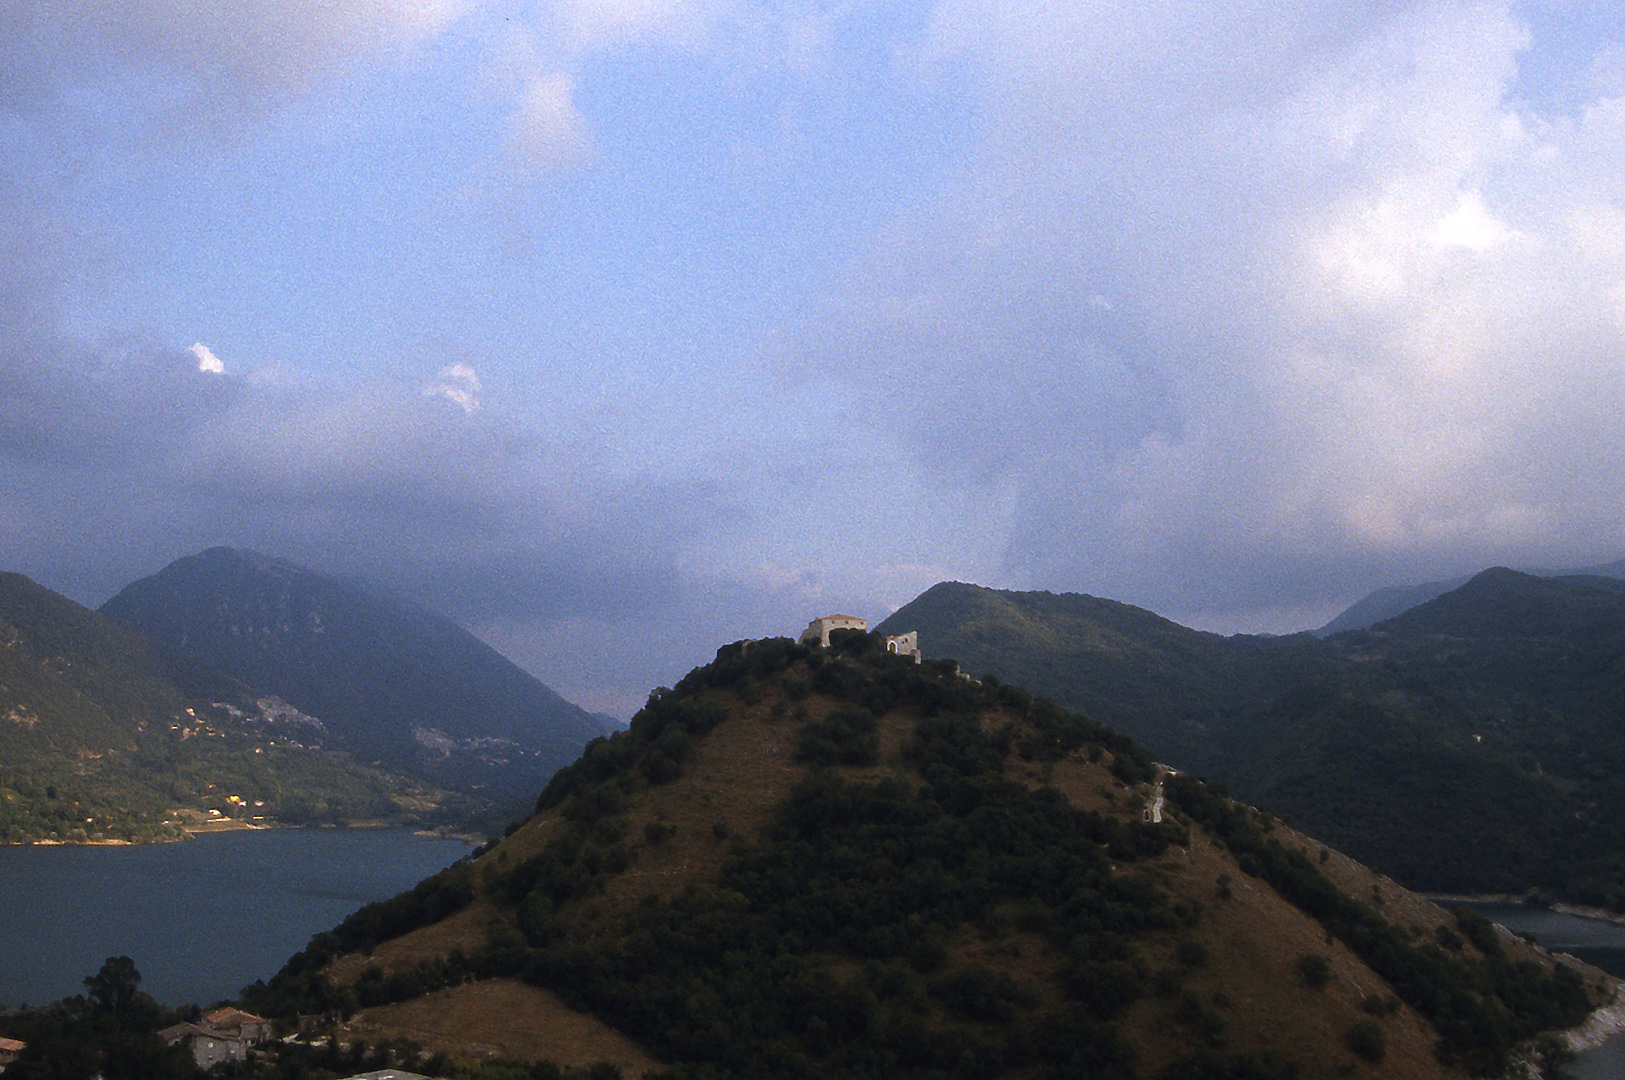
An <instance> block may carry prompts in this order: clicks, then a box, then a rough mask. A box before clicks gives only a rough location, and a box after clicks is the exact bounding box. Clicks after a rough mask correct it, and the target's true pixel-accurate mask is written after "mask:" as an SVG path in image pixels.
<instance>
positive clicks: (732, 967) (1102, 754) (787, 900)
mask: <svg viewBox="0 0 1625 1080" xmlns="http://www.w3.org/2000/svg"><path fill="white" fill-rule="evenodd" d="M833 637H834V640H833V641H832V646H831V648H830V649H828V650H823V649H819V648H817V647H816V646H814V647H806V646H801V645H798V644H795V643H792V642H791V641H789V640H787V639H778V640H771V641H765V642H753V643H748V645H747V644H744V643H741V644H735V645H733V646H730V647H728V648H725V649H723V650H721V651H719V653H718V659H717V661H716V662H715V663H713V664H711V665H708V666H706V667H704V668H700V669H697V670H695V671H694V672H692V673H690V674H689V675H688V676H687V677H686V678H685V679H683V680H682V681H681V682H680V683H679V684H678V685H677V686H676V687H675V688H674V689H670V690H667V689H661V690H657V691H656V692H655V693H654V694H653V695H651V697H650V700H649V704H648V706H647V707H646V708H645V709H644V710H642V711H641V712H640V713H639V714H638V715H637V716H636V717H635V718H634V719H633V721H632V725H631V729H630V730H629V731H627V732H624V733H620V734H617V735H615V736H613V737H610V738H607V739H601V740H597V741H595V742H593V743H592V744H591V745H590V746H589V747H588V749H587V751H586V753H585V754H584V755H583V756H582V758H581V759H580V760H579V761H578V762H577V763H575V764H574V765H572V766H571V767H569V768H568V769H565V770H563V771H561V772H560V773H559V774H558V775H557V776H556V777H554V779H553V781H552V782H551V783H550V784H549V785H548V787H547V789H546V790H545V791H544V792H543V793H542V795H541V797H540V799H539V800H538V802H537V808H536V813H535V814H534V815H533V816H531V817H530V818H528V819H527V820H526V821H524V822H522V823H518V824H516V826H515V827H514V828H513V829H512V830H510V833H509V835H508V836H506V837H505V838H504V839H503V840H501V841H500V842H497V843H494V844H492V845H490V846H488V847H487V848H485V849H482V850H481V851H480V852H477V853H476V857H475V858H473V859H472V860H470V861H468V862H464V863H460V864H458V865H456V866H454V867H452V868H450V869H448V870H447V871H445V872H443V873H441V874H439V875H437V876H436V877H434V878H431V879H429V880H427V881H425V882H423V883H422V884H420V885H419V886H418V887H417V888H415V889H414V890H412V891H411V892H409V893H405V894H403V895H401V896H399V897H396V898H395V899H393V900H390V901H387V902H384V903H379V904H374V905H370V906H368V907H366V908H363V909H362V910H360V911H358V912H356V913H355V914H354V915H352V916H351V917H350V918H349V919H347V920H345V922H344V923H343V924H342V925H340V926H338V927H336V928H335V929H334V930H333V931H332V932H331V933H326V934H321V935H318V936H317V937H316V938H315V939H313V940H312V942H311V944H310V946H309V947H308V948H307V949H305V950H304V951H303V952H301V953H300V954H298V955H297V956H295V957H294V958H293V959H292V960H291V961H290V962H289V964H288V965H287V966H286V967H285V968H284V969H283V971H281V972H280V973H279V974H278V975H277V976H276V977H275V978H274V979H272V980H271V981H270V982H269V983H268V984H266V985H261V986H256V987H253V988H250V990H249V991H248V992H247V994H246V997H245V1003H246V1005H247V1007H249V1008H251V1009H254V1010H255V1011H257V1012H260V1013H262V1014H266V1015H276V1016H286V1017H292V1016H294V1015H296V1014H297V1015H302V1016H307V1017H310V1016H326V1017H328V1018H329V1019H328V1022H329V1023H330V1024H331V1025H333V1026H331V1027H329V1028H327V1029H326V1030H325V1032H324V1033H325V1034H328V1035H330V1036H331V1037H332V1038H333V1039H335V1040H338V1041H355V1040H360V1039H371V1040H373V1041H378V1040H383V1039H401V1040H408V1039H409V1040H412V1041H415V1042H417V1043H419V1044H420V1045H422V1046H424V1047H425V1049H427V1050H432V1051H436V1052H438V1053H440V1054H442V1055H445V1057H444V1058H441V1059H439V1062H438V1063H437V1065H436V1067H437V1068H438V1069H442V1070H443V1071H445V1072H447V1073H449V1074H451V1075H456V1076H467V1077H470V1078H475V1077H479V1078H492V1080H494V1078H495V1077H498V1076H502V1077H508V1076H556V1075H558V1074H559V1073H558V1070H557V1069H556V1068H553V1067H551V1066H550V1067H549V1068H546V1069H544V1068H542V1067H541V1066H527V1067H525V1068H524V1069H523V1070H521V1069H520V1068H519V1067H518V1066H515V1065H508V1066H499V1065H495V1064H492V1063H491V1062H490V1059H491V1058H492V1057H493V1056H496V1057H499V1058H502V1057H505V1058H510V1059H515V1060H529V1061H534V1060H535V1059H538V1058H545V1059H547V1060H549V1061H552V1062H554V1063H555V1064H556V1065H558V1066H564V1067H566V1068H584V1067H586V1066H587V1065H590V1064H591V1063H592V1062H593V1061H595V1060H604V1061H609V1062H610V1063H611V1064H613V1065H614V1066H615V1067H618V1068H621V1069H622V1070H623V1075H626V1076H628V1077H639V1076H659V1077H661V1078H663V1080H698V1078H702V1077H703V1078H708V1080H729V1078H745V1077H764V1078H765V1077H775V1078H777V1077H805V1078H813V1077H817V1078H821V1080H823V1078H828V1080H859V1078H865V1080H867V1078H876V1080H879V1078H886V1080H893V1078H903V1080H927V1078H932V1080H935V1078H949V1077H956V1078H957V1077H963V1078H967V1080H968V1078H984V1080H993V1078H998V1077H1012V1078H1018V1077H1019V1078H1031V1080H1041V1078H1056V1080H1059V1078H1063V1077H1101V1078H1111V1080H1129V1078H1132V1077H1160V1078H1164V1080H1197V1078H1202V1077H1222V1078H1230V1080H1289V1078H1298V1080H1319V1078H1323V1077H1324V1078H1327V1080H1330V1078H1333V1077H1345V1076H1350V1075H1371V1076H1375V1075H1381V1076H1385V1077H1399V1078H1411V1077H1417V1078H1420V1077H1438V1078H1444V1077H1462V1076H1467V1075H1493V1074H1496V1073H1499V1072H1500V1071H1501V1070H1502V1069H1504V1068H1505V1067H1506V1066H1507V1065H1508V1064H1509V1062H1510V1061H1511V1060H1512V1059H1513V1058H1514V1057H1515V1056H1516V1055H1517V1054H1519V1053H1520V1052H1521V1051H1520V1050H1519V1046H1520V1044H1522V1043H1524V1041H1525V1040H1529V1039H1531V1038H1532V1037H1534V1036H1535V1035H1536V1034H1537V1033H1538V1032H1540V1031H1542V1030H1545V1029H1549V1028H1552V1027H1559V1026H1565V1025H1568V1024H1572V1023H1573V1022H1575V1021H1576V1020H1578V1019H1579V1018H1580V1017H1582V1016H1583V1015H1584V1014H1585V1013H1586V1012H1587V1011H1588V1010H1589V1009H1590V1008H1591V1007H1593V1005H1594V1004H1595V1002H1596V997H1595V995H1597V994H1598V993H1600V992H1601V986H1600V984H1599V982H1598V979H1597V974H1596V973H1595V972H1590V971H1584V970H1577V969H1572V968H1567V967H1563V966H1561V965H1553V963H1552V962H1551V960H1550V958H1549V957H1544V956H1542V955H1540V954H1538V953H1537V952H1536V951H1534V950H1533V949H1532V948H1530V947H1529V946H1527V945H1526V944H1525V943H1523V942H1521V941H1518V940H1516V939H1507V940H1503V939H1502V938H1501V937H1499V936H1498V935H1497V934H1496V933H1495V932H1494V931H1493V930H1492V929H1491V928H1490V927H1489V925H1488V924H1487V923H1485V922H1483V920H1482V919H1476V918H1475V917H1473V916H1471V915H1470V914H1469V913H1462V914H1460V915H1458V916H1454V917H1453V916H1451V915H1449V914H1447V913H1445V912H1444V911H1442V910H1440V909H1439V908H1437V907H1434V906H1433V905H1430V904H1427V903H1425V902H1423V901H1421V900H1419V899H1418V898H1416V897H1414V896H1411V895H1408V894H1406V893H1405V892H1404V891H1403V890H1401V889H1399V888H1398V887H1396V886H1395V885H1394V884H1393V883H1392V882H1391V881H1387V880H1386V879H1380V878H1378V877H1376V876H1375V875H1373V874H1372V873H1370V872H1369V871H1367V870H1365V869H1364V868H1362V867H1360V866H1358V865H1357V864H1355V863H1353V862H1351V861H1350V860H1348V859H1346V858H1345V857H1343V856H1342V855H1340V854H1337V853H1336V852H1333V851H1331V850H1329V849H1327V848H1325V847H1322V846H1321V845H1320V844H1319V843H1318V841H1315V840H1311V839H1310V838H1308V837H1306V836H1304V835H1302V834H1300V833H1297V832H1295V831H1293V830H1291V829H1289V828H1287V827H1285V826H1283V825H1281V824H1279V823H1278V822H1277V821H1276V820H1275V819H1274V818H1272V817H1271V816H1270V815H1268V814H1262V813H1259V812H1257V811H1254V810H1251V809H1249V808H1247V807H1243V806H1239V805H1237V804H1235V803H1233V802H1231V801H1230V800H1229V799H1228V798H1226V797H1225V795H1224V793H1223V792H1222V790H1219V789H1216V788H1213V787H1210V786H1208V785H1205V784H1203V783H1202V782H1200V781H1198V780H1196V779H1194V778H1192V777H1187V776H1181V777H1172V778H1169V777H1166V776H1163V775H1161V774H1160V773H1159V772H1158V770H1157V769H1156V768H1155V766H1154V764H1153V762H1152V760H1151V757H1150V755H1149V753H1148V752H1147V751H1145V750H1143V749H1142V748H1140V747H1139V746H1138V745H1137V744H1136V743H1134V742H1133V741H1131V740H1129V739H1127V738H1125V737H1124V736H1122V735H1120V734H1117V733H1116V732H1113V731H1111V730H1110V729H1108V728H1106V727H1103V726H1101V725H1099V724H1097V723H1095V722H1094V721H1092V720H1089V719H1086V718H1084V717H1082V716H1079V715H1076V714H1072V713H1068V712H1065V711H1063V710H1061V709H1060V708H1058V707H1056V706H1054V705H1053V704H1051V703H1050V702H1048V701H1046V700H1042V699H1034V698H1032V697H1030V696H1029V695H1028V694H1027V693H1026V692H1025V691H1023V690H1019V689H1016V688H1014V687H1011V686H1007V685H1000V684H997V683H995V682H993V681H984V682H982V683H980V684H978V683H973V682H971V681H969V680H966V679H963V678H960V677H958V676H957V675H956V674H955V672H954V668H953V665H952V664H946V663H943V664H939V663H930V662H928V663H926V664H923V665H915V664H913V663H911V662H909V661H908V660H906V659H904V658H901V657H897V656H893V655H891V654H888V653H887V652H886V651H885V650H884V647H883V644H882V642H881V638H880V637H879V635H865V634H861V633H852V632H847V633H846V634H845V635H844V636H843V634H841V633H839V632H838V633H837V634H836V635H834V636H833ZM1159 793H1160V794H1161V795H1163V796H1164V797H1165V798H1164V800H1163V801H1159V800H1158V795H1159ZM1153 807H1157V808H1160V812H1161V813H1162V814H1163V817H1162V819H1161V820H1160V821H1154V820H1150V819H1149V818H1150V817H1151V811H1152V808H1153ZM594 1075H597V1074H594Z"/></svg>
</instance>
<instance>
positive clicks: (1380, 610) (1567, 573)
mask: <svg viewBox="0 0 1625 1080" xmlns="http://www.w3.org/2000/svg"><path fill="white" fill-rule="evenodd" d="M1521 572H1522V573H1526V574H1530V575H1532V576H1534V577H1582V576H1584V577H1606V578H1617V579H1625V559H1620V560H1618V561H1616V562H1611V563H1604V564H1603V565H1601V566H1589V567H1583V568H1580V569H1577V570H1524V571H1521ZM1470 580H1472V575H1470V574H1469V575H1468V576H1466V577H1457V578H1451V579H1450V580H1448V581H1427V582H1423V583H1422V584H1420V585H1390V586H1388V587H1386V588H1382V589H1378V590H1376V591H1375V592H1371V593H1368V594H1366V595H1365V596H1364V597H1362V598H1361V599H1359V600H1358V601H1356V602H1355V603H1354V604H1352V605H1350V606H1349V607H1348V608H1347V609H1345V610H1344V611H1343V612H1342V613H1340V614H1339V615H1338V616H1337V617H1336V618H1335V619H1333V620H1332V621H1331V622H1328V623H1327V624H1326V625H1325V626H1322V627H1320V628H1319V629H1318V630H1315V631H1314V634H1315V636H1316V637H1330V636H1331V635H1333V634H1340V633H1342V632H1343V631H1345V630H1365V629H1367V628H1369V627H1372V626H1375V625H1376V624H1377V623H1379V622H1382V621H1383V620H1384V619H1391V618H1393V617H1394V616H1395V615H1398V614H1400V613H1401V612H1404V611H1409V610H1410V609H1411V608H1413V607H1416V606H1417V605H1418V604H1425V603H1427V602H1428V601H1429V600H1432V599H1433V598H1434V597H1436V596H1443V595H1444V594H1445V593H1447V592H1450V591H1452V590H1454V589H1459V588H1461V587H1462V586H1463V585H1465V584H1467V582H1468V581H1470Z"/></svg>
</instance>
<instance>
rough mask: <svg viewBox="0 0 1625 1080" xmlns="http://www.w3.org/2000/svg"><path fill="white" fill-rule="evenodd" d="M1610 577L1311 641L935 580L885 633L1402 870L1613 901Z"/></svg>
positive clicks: (1495, 578)
mask: <svg viewBox="0 0 1625 1080" xmlns="http://www.w3.org/2000/svg"><path fill="white" fill-rule="evenodd" d="M1622 588H1625V584H1622V583H1621V582H1620V581H1618V580H1615V579H1612V578H1607V577H1594V576H1574V577H1566V578H1539V577H1534V576H1531V575H1528V574H1521V573H1517V572H1515V571H1511V570H1506V569H1494V570H1489V571H1485V572H1484V573H1482V574H1480V575H1477V576H1476V577H1474V578H1473V579H1471V580H1470V581H1468V582H1467V583H1466V584H1464V585H1462V586H1461V587H1459V588H1457V589H1455V590H1453V591H1451V592H1448V593H1445V594H1444V595H1442V596H1439V597H1436V598H1435V599H1433V600H1430V601H1428V602H1426V603H1423V604H1421V605H1420V606H1417V607H1414V608H1412V609H1411V610H1410V611H1407V612H1405V613H1404V614H1402V615H1400V616H1398V617H1396V618H1394V619H1391V620H1388V621H1386V622H1383V623H1379V624H1377V626H1376V627H1374V628H1372V629H1369V630H1360V631H1351V632H1348V633H1343V634H1336V635H1332V636H1331V637H1328V638H1326V639H1324V640H1318V639H1315V638H1313V637H1311V636H1310V635H1307V634H1299V635H1294V636H1292V637H1287V638H1257V637H1246V636H1237V637H1231V638H1223V637H1218V636H1216V635H1212V634H1204V633H1199V632H1197V631H1194V630H1189V629H1186V628H1184V627H1179V626H1177V625H1176V624H1173V623H1170V622H1168V621H1167V620H1164V619H1161V618H1159V617H1157V616H1155V615H1153V614H1151V613H1150V612H1145V611H1141V610H1139V609H1134V608H1129V607H1127V606H1126V605H1121V604H1113V603H1111V602H1110V601H1101V600H1097V599H1095V598H1093V597H1083V596H1071V595H1061V596H1056V595H1052V594H1048V593H1005V592H996V591H994V590H988V589H981V588H978V587H976V586H973V585H963V584H957V583H947V584H943V585H938V586H935V587H934V588H932V589H931V590H928V591H927V592H926V593H924V594H923V595H922V596H921V597H919V598H918V599H916V600H915V601H914V602H913V603H911V604H909V605H907V606H906V607H904V608H903V609H901V610H900V611H898V612H897V613H896V614H894V615H893V616H892V617H891V618H889V619H887V620H886V621H885V622H884V623H882V624H881V626H880V627H879V629H880V630H881V631H882V632H885V633H897V632H900V631H902V630H918V631H919V632H920V642H921V647H922V649H923V650H924V652H925V654H926V655H927V656H953V657H956V658H957V659H959V660H960V661H961V662H962V663H964V664H965V666H966V669H967V670H968V671H972V672H983V671H987V672H992V673H994V674H996V675H998V676H999V677H1000V678H1004V679H1010V680H1018V681H1022V682H1024V683H1025V684H1027V685H1031V686H1033V687H1034V689H1035V690H1036V691H1040V692H1043V693H1046V694H1049V695H1051V696H1053V697H1054V698H1055V699H1056V700H1057V701H1059V702H1061V703H1063V704H1065V705H1067V706H1068V707H1070V708H1077V709H1081V710H1083V711H1085V712H1087V713H1089V714H1090V715H1091V716H1093V717H1095V718H1096V719H1098V720H1101V721H1103V722H1106V723H1110V724H1113V725H1115V726H1117V727H1120V728H1122V729H1123V730H1124V731H1126V732H1128V733H1130V734H1131V735H1133V736H1134V737H1135V738H1137V739H1140V740H1142V741H1143V742H1144V743H1145V744H1146V745H1147V746H1149V747H1150V748H1151V749H1152V750H1153V751H1154V752H1155V753H1156V754H1157V756H1158V757H1159V759H1160V760H1163V761H1165V762H1167V763H1169V764H1171V765H1174V766H1176V767H1179V768H1184V769H1190V770H1192V771H1195V772H1197V773H1199V774H1202V775H1205V776H1208V777H1210V778H1213V779H1222V780H1224V781H1226V782H1227V783H1229V784H1230V785H1231V787H1233V788H1234V789H1235V790H1236V791H1237V793H1238V794H1240V795H1241V796H1243V797H1244V798H1247V799H1248V800H1249V801H1253V802H1256V803H1258V804H1259V805H1267V806H1270V807H1271V808H1273V809H1275V810H1276V811H1278V812H1280V813H1283V814H1286V815H1288V816H1289V817H1291V818H1292V819H1293V820H1294V821H1295V822H1297V823H1299V824H1301V825H1302V827H1304V828H1305V829H1306V830H1308V831H1311V832H1314V833H1315V834H1317V835H1320V836H1322V837H1324V838H1325V839H1326V840H1328V841H1329V842H1332V843H1334V844H1336V845H1338V846H1340V847H1342V848H1344V849H1345V850H1347V851H1349V852H1350V853H1351V854H1353V855H1355V856H1356V857H1358V858H1360V859H1361V860H1362V861H1365V862H1368V863H1370V864H1371V865H1373V866H1375V867H1377V868H1379V869H1381V870H1383V871H1385V872H1387V873H1390V874H1392V875H1394V876H1395V877H1396V878H1397V879H1399V880H1401V881H1403V882H1405V883H1406V884H1408V885H1410V886H1412V887H1415V888H1422V889H1428V890H1439V891H1462V890H1466V891H1482V892H1521V891H1524V890H1527V889H1530V888H1538V889H1541V890H1545V891H1547V892H1551V893H1555V894H1558V895H1562V896H1565V897H1568V898H1572V899H1577V900H1582V901H1586V902H1591V903H1597V904H1602V905H1605V906H1609V907H1614V908H1625V858H1622V857H1621V856H1620V855H1619V854H1618V853H1619V852H1621V851H1625V798H1622V797H1621V796H1622V795H1625V790H1622V785H1625V781H1622V780H1621V777H1625V730H1622V729H1621V728H1620V726H1619V718H1620V717H1621V715H1625V713H1622V708H1625V593H1622Z"/></svg>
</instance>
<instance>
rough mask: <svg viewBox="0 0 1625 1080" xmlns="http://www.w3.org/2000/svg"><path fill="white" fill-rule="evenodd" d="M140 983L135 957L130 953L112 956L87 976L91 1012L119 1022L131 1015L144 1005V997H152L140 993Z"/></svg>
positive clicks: (86, 982) (139, 973) (86, 987)
mask: <svg viewBox="0 0 1625 1080" xmlns="http://www.w3.org/2000/svg"><path fill="white" fill-rule="evenodd" d="M140 985H141V972H139V971H137V970H136V967H135V961H134V960H131V959H130V958H129V957H128V956H109V957H108V958H107V960H106V962H105V963H103V964H102V969H101V970H100V971H98V972H96V974H94V975H90V976H86V978H85V989H86V990H87V991H88V992H89V995H90V1009H91V1014H92V1015H93V1016H98V1017H103V1016H105V1017H110V1018H112V1019H113V1020H116V1021H123V1020H126V1019H130V1018H132V1016H133V1014H134V1013H135V1012H136V1011H137V1006H138V1005H140V1004H142V1002H141V1001H140V999H141V998H146V999H147V1000H148V1001H151V1000H152V999H151V998H150V997H148V995H146V994H142V993H141V992H140V990H139V989H138V987H139V986H140Z"/></svg>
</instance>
